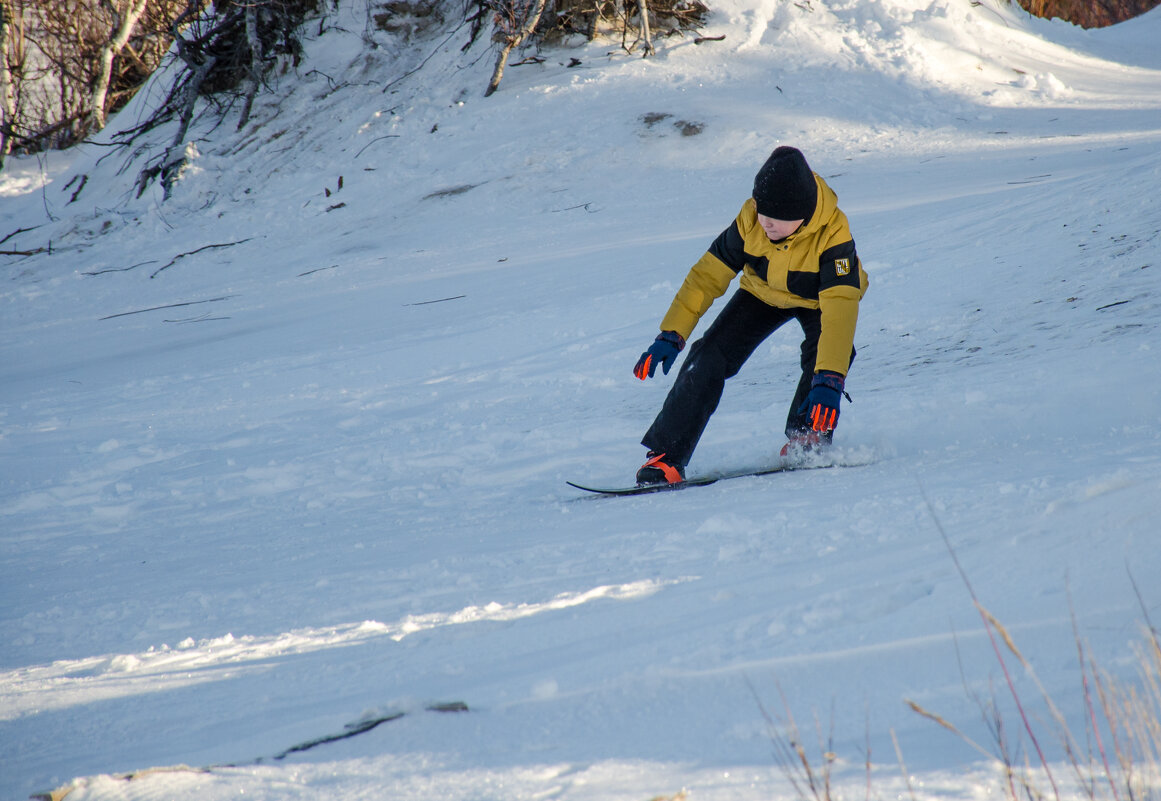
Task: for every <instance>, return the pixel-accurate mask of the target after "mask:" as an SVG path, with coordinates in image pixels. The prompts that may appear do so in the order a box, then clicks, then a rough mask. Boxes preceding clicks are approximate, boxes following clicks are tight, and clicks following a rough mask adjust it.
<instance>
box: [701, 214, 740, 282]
mask: <svg viewBox="0 0 1161 801" xmlns="http://www.w3.org/2000/svg"><path fill="white" fill-rule="evenodd" d="M709 252H710V253H711V254H713V255H714V256H716V257H717V259H718V261H720V262H721V263H722V264H724V265H726V266H727V267H729V268H730V269H731V270H733V271H734V272H735V273H736V272H738V271H739V270H741V269H742V267H744V266H745V264H746V243H745V242H744V241H742V234H741V232H740V231H738V221H737V220H734V221H733V222H732V223H730V227H729V228H727V229H726V230H724V231H722V232H721V233H720V234H718V238H717V239H715V240H714V243H713V244H712V245H710V248H709Z"/></svg>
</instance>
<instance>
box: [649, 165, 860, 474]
mask: <svg viewBox="0 0 1161 801" xmlns="http://www.w3.org/2000/svg"><path fill="white" fill-rule="evenodd" d="M738 273H741V274H742V277H741V280H740V281H739V285H740V286H739V289H738V290H737V291H736V292H735V293H734V295H733V297H732V298H731V299H730V300H729V302H728V303H727V304H726V307H725V308H724V309H722V312H721V314H719V315H718V318H717V319H716V320H715V321H714V322H713V324H712V325H711V326H710V327H709V329H708V330H707V331H706V333H705V335H704V336H703V337H702V338H701V339H699V340H698V341H697V342H695V343H693V345H692V346H691V347H690V349H689V355H688V356H687V357H686V359H685V363H684V364H683V365H682V367H681V370H680V371H679V372H678V374H677V380H676V381H674V383H673V387H672V389H670V391H669V395H668V397H666V399H665V404H664V405H663V406H662V408H661V412H660V413H659V414H658V415H657V418H656V419H655V420H654V421H653V425H652V426H651V427H650V428H649V431H648V432H646V434H645V436H644V438H643V439H642V440H641V444H643V445H644V446H645V447H646V448H647V449H648V450H649V453H648V455H647V457H646V461H645V464H644V465H642V466H641V469H640V470H638V471H637V483H638V484H657V483H666V482H668V483H677V482H680V481H684V480H685V466H686V464H688V463H689V459H690V457H691V456H692V455H693V451H694V448H696V447H697V443H698V440H699V439H700V438H701V435H702V432H703V431H704V430H705V426H706V424H707V423H708V422H709V418H710V416H711V415H712V414H713V413H714V410H715V409H717V406H718V401H719V400H721V396H722V390H723V389H724V385H725V381H726V379H727V378H732V377H733V376H735V375H736V374H737V373H738V371H739V370H740V369H741V367H742V365H743V364H744V363H745V361H746V359H748V358H749V357H750V354H752V353H753V352H754V350H755V349H756V348H757V347H758V345H760V344H761V343H762V342H763V341H764V340H765V339H766V338H767V337H768V336H770V334H772V333H774V331H776V330H778V329H779V328H780V327H781V326H782V325H784V324H785V323H787V322H789V321H790V320H791V319H795V320H797V321H798V323H799V324H800V325H801V326H802V332H803V335H804V339H803V341H802V359H801V365H802V377H801V379H800V380H799V382H798V388H797V390H796V391H795V393H794V400H793V401H792V402H791V404H790V413H789V414H788V415H787V418H786V436H787V438H788V439H789V441H788V442H787V444H786V446H784V447H783V449H782V454H783V456H786V455H787V454H788V453H789V452H790V451H791V449H792V448H800V449H802V450H809V449H810V448H812V447H814V446H815V445H821V444H827V443H829V442H830V440H831V435H832V433H833V431H834V428H835V425H836V424H837V423H838V417H839V400H840V398H841V396H842V395H843V385H844V383H845V380H846V374H847V371H848V370H849V369H850V365H851V362H852V361H853V360H854V358H855V348H854V337H855V323H856V322H857V320H858V315H859V301H860V300H861V299H862V297H863V295H864V294H865V293H866V291H867V274H866V273H865V272H864V271H863V267H862V264H861V263H860V262H859V257H858V254H857V253H856V252H855V243H854V240H853V239H852V238H851V232H850V228H849V227H848V225H847V218H846V215H845V214H843V212H842V211H841V210H840V209H839V207H838V200H837V198H836V196H835V193H834V192H833V191H832V190H831V188H830V187H829V186H827V185H826V182H825V181H823V180H822V178H820V177H819V176H818V175H816V174H815V173H814V172H813V171H812V170H811V169H810V167H809V165H808V164H807V163H806V158H805V157H804V156H803V155H802V153H801V152H800V151H799V150H797V149H796V148H793V147H785V146H783V147H779V148H777V149H775V151H774V152H773V153H772V154H770V157H769V158H768V159H767V160H766V162H765V163H764V164H763V165H762V168H761V169H760V170H759V171H758V174H757V175H756V176H755V177H754V191H753V193H752V197H751V198H750V199H749V200H747V201H746V202H745V203H743V204H742V210H741V211H740V212H739V213H738V216H737V218H736V219H735V220H734V222H733V224H731V225H730V227H728V228H727V229H726V230H725V231H723V232H722V233H721V235H720V236H718V238H717V239H716V240H714V242H713V244H712V245H710V248H709V250H708V251H707V252H706V254H705V255H704V256H702V257H701V259H699V260H698V262H697V263H696V264H695V265H694V266H693V268H692V269H690V271H689V275H687V276H686V278H685V282H684V283H683V284H682V285H681V289H679V290H678V292H677V295H676V296H675V297H674V299H673V303H672V304H671V305H670V307H669V311H668V312H667V313H666V315H665V317H664V318H663V319H662V320H661V333H660V334H659V335H658V336H657V339H656V340H655V341H654V342H653V344H652V345H651V346H650V347H649V350H647V351H646V352H645V353H643V354H641V358H640V359H639V360H638V361H637V365H636V367H634V368H633V374H634V375H636V376H637V377H638V378H640V379H641V380H642V381H644V380H645V379H646V378H652V377H653V374H654V373H655V371H656V370H657V365H658V363H660V364H661V369H662V372H664V373H666V374H668V373H669V368H670V367H672V366H673V362H674V361H675V360H676V359H677V354H678V353H680V352H681V351H682V350H683V349H684V348H685V340H686V338H687V337H688V336H689V335H690V334H691V333H693V329H694V328H695V327H696V326H697V323H698V321H699V320H700V319H701V317H702V315H704V314H705V312H706V310H708V309H709V307H710V305H711V304H712V303H713V302H714V301H715V300H716V299H717V298H719V297H721V296H722V295H723V294H724V293H725V291H726V289H727V288H729V285H730V283H731V282H732V281H733V279H734V276H736V275H738Z"/></svg>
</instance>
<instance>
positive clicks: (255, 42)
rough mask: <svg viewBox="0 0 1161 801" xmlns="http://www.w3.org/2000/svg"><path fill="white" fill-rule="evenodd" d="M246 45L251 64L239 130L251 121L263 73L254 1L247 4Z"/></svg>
mask: <svg viewBox="0 0 1161 801" xmlns="http://www.w3.org/2000/svg"><path fill="white" fill-rule="evenodd" d="M246 45H247V47H249V49H250V66H249V68H248V71H249V73H250V74H249V75H248V76H247V85H246V100H245V102H244V103H243V104H242V114H241V115H240V116H239V117H238V130H239V131H240V130H242V129H243V128H245V127H246V123H247V122H249V121H250V109H251V108H253V106H254V97H255V96H256V95H257V94H258V85H259V76H260V75H261V74H262V73H261V69H262V40H261V39H259V38H258V8H257V6H255V5H254V4H253V3H251V4H250V5H248V6H246Z"/></svg>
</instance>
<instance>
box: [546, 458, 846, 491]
mask: <svg viewBox="0 0 1161 801" xmlns="http://www.w3.org/2000/svg"><path fill="white" fill-rule="evenodd" d="M854 466H856V465H847V464H842V463H835V462H819V463H813V462H782V463H780V464H776V465H773V466H770V467H760V468H758V469H756V470H736V471H726V472H722V473H707V474H706V475H702V476H692V477H690V478H687V479H686V480H685V481H679V482H678V483H676V484H644V485H639V484H634V485H633V486H631V487H593V486H589V485H587V484H578V483H577V482H575V481H566V482H565V483H566V484H568V485H569V486H570V487H576V488H577V489H579V490H584V491H585V492H593V493H596V494H598V495H648V494H649V493H652V492H674V491H676V490H683V489H689V488H690V487H707V486H709V485H710V484H716V483H717V482H719V481H729V480H730V479H731V478H746V477H749V476H769V475H773V474H774V473H789V472H791V471H793V470H821V469H823V468H828V467H854Z"/></svg>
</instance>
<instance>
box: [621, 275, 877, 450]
mask: <svg viewBox="0 0 1161 801" xmlns="http://www.w3.org/2000/svg"><path fill="white" fill-rule="evenodd" d="M790 320H798V323H799V324H800V325H801V326H802V333H803V340H802V359H801V366H802V376H801V377H800V378H799V379H798V387H797V388H796V389H795V391H794V400H792V401H791V402H790V412H789V414H788V415H787V416H786V436H787V437H793V436H795V435H796V434H799V433H802V432H804V431H808V430H809V429H810V424H809V423H808V422H807V420H806V413H805V410H804V411H803V412H801V413H800V412H799V411H798V410H799V407H800V406H802V405H803V404H804V403H805V401H806V396H807V394H808V393H809V392H810V385H811V382H812V381H813V380H814V363H815V360H816V357H817V354H818V338H819V335H820V334H821V333H822V313H821V312H820V311H819V310H818V309H779V308H777V307H776V306H770V305H769V304H766V303H763V302H762V301H760V300H758V299H757V298H756V297H754V296H753V295H751V294H750V293H749V292H746V291H745V290H741V289H740V290H738V291H737V292H735V293H734V296H733V297H732V298H730V301H729V303H727V304H726V307H725V308H724V309H722V311H721V313H720V314H719V315H718V317H717V319H716V320H714V322H713V324H712V325H711V326H710V327H709V329H708V330H707V331H706V332H705V334H704V335H703V336H702V338H701V339H699V340H697V341H696V342H694V343H693V345H691V346H690V348H689V353H688V354H687V355H686V357H685V362H684V363H683V364H682V365H681V370H680V371H679V372H678V374H677V378H676V380H675V381H674V382H673V387H672V388H671V389H670V390H669V395H668V396H667V397H666V398H665V404H664V405H663V406H662V407H661V412H660V413H659V414H658V415H657V418H656V419H655V420H654V421H653V425H652V426H650V427H649V430H648V431H647V432H646V433H645V436H644V438H643V439H642V440H641V444H642V445H644V446H645V447H646V448H648V449H649V450H651V451H654V452H656V453H664V454H666V455H667V456H668V457H669V458H668V459H667V461H669V462H670V463H677V464H681V465H685V464H688V463H689V460H690V457H691V456H693V451H694V448H696V447H697V443H698V440H700V439H701V435H702V432H704V431H705V427H706V424H707V423H709V419H710V416H711V415H713V413H714V411H715V410H716V409H717V408H718V402H719V401H720V400H721V398H722V390H723V389H724V388H725V383H726V379H727V378H733V377H734V376H735V375H737V374H738V371H739V370H741V369H742V365H743V364H745V363H746V360H747V359H748V358H750V355H751V354H752V353H753V352H754V351H755V350H756V349H757V347H758V346H759V345H761V344H762V342H763V341H765V339H766V338H767V337H769V336H770V335H771V334H773V333H774V332H775V331H777V330H778V329H779V328H781V327H782V326H783V325H785V324H786V323H788V322H790ZM854 359H855V352H854V348H852V349H851V361H852V362H853V361H854Z"/></svg>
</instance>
